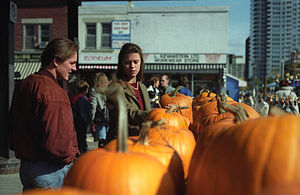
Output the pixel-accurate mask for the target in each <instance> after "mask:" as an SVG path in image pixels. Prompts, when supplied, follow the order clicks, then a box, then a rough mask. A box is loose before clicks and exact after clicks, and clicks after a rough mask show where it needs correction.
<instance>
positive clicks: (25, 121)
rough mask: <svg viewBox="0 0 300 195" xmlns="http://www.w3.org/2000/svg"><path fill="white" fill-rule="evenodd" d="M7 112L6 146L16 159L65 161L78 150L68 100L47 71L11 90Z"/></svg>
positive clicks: (73, 156)
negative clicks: (7, 144) (8, 130)
mask: <svg viewBox="0 0 300 195" xmlns="http://www.w3.org/2000/svg"><path fill="white" fill-rule="evenodd" d="M9 115H10V133H9V135H10V138H9V140H10V148H11V149H12V150H14V151H15V155H16V157H17V158H19V159H25V160H29V161H41V160H45V161H47V160H49V161H55V162H57V163H58V164H69V163H70V162H72V161H73V159H74V158H75V156H76V154H78V153H79V151H78V147H77V139H76V133H75V129H74V124H73V114H72V108H71V104H70V100H69V98H68V95H67V93H66V92H65V91H64V89H63V88H61V87H60V86H59V85H58V83H57V82H56V80H55V79H54V77H53V75H52V74H51V73H50V72H48V71H47V70H42V71H40V72H39V73H37V74H32V75H30V76H28V77H27V78H26V79H25V80H23V81H22V82H21V84H20V85H19V87H18V88H16V89H15V90H14V95H13V100H12V105H11V109H10V113H9Z"/></svg>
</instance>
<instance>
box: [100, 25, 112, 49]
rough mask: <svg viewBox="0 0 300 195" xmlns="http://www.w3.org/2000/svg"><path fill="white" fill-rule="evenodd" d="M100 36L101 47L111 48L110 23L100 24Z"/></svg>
mask: <svg viewBox="0 0 300 195" xmlns="http://www.w3.org/2000/svg"><path fill="white" fill-rule="evenodd" d="M101 25H102V34H101V47H102V48H111V44H110V41H111V23H101Z"/></svg>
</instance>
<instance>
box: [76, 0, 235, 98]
mask: <svg viewBox="0 0 300 195" xmlns="http://www.w3.org/2000/svg"><path fill="white" fill-rule="evenodd" d="M228 10H229V9H228V7H200V6H198V7H134V6H132V4H131V5H122V6H120V5H119V6H103V5H102V6H86V5H85V6H81V7H79V10H78V27H79V29H78V41H79V46H80V48H79V70H81V71H82V72H83V73H86V74H88V72H93V71H94V72H95V71H103V72H106V73H107V74H111V73H113V72H114V71H115V69H116V68H117V61H118V60H117V57H118V53H119V51H120V48H121V46H122V45H123V44H124V43H126V42H133V43H136V44H138V45H139V46H140V47H141V48H142V49H143V52H144V54H145V82H147V81H148V80H149V78H150V77H151V76H160V75H162V74H164V73H166V74H168V75H169V76H170V78H171V83H172V85H176V83H177V78H178V76H179V75H182V74H185V75H187V76H188V77H189V79H190V81H191V85H190V86H191V90H192V91H194V92H195V93H196V91H198V89H199V88H208V87H209V85H210V84H211V83H212V81H213V80H216V79H217V78H221V79H223V80H224V78H225V75H226V65H227V64H228V59H227V54H228Z"/></svg>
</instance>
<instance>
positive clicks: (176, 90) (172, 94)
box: [169, 85, 183, 97]
mask: <svg viewBox="0 0 300 195" xmlns="http://www.w3.org/2000/svg"><path fill="white" fill-rule="evenodd" d="M181 88H183V86H181V85H179V86H178V87H176V88H175V90H174V91H173V92H172V93H171V94H170V95H169V96H170V97H176V94H177V93H178V91H179V90H180V89H181Z"/></svg>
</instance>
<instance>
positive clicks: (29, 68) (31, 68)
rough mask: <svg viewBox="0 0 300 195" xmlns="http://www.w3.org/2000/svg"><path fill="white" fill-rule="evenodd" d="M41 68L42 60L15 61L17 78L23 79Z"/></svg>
mask: <svg viewBox="0 0 300 195" xmlns="http://www.w3.org/2000/svg"><path fill="white" fill-rule="evenodd" d="M40 68H41V62H15V63H14V72H15V79H16V80H22V79H25V78H26V77H27V76H29V75H30V74H32V73H35V72H37V71H39V69H40Z"/></svg>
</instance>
